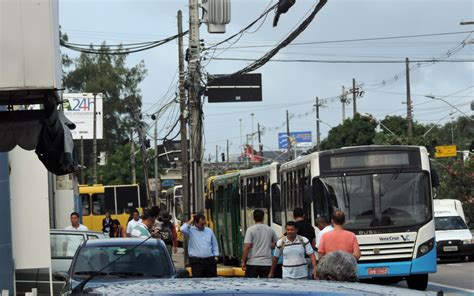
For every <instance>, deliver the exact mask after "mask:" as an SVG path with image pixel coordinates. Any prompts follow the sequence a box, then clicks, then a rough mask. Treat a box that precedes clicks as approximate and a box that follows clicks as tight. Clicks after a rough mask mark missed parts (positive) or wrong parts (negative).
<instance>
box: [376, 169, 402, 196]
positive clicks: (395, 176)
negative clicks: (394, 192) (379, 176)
mask: <svg viewBox="0 0 474 296" xmlns="http://www.w3.org/2000/svg"><path fill="white" fill-rule="evenodd" d="M402 170H403V168H402V167H400V168H398V169H397V170H396V171H395V173H393V175H392V177H390V182H389V183H388V185H387V187H386V189H385V190H384V191H383V192H382V193H380V197H384V196H385V194H386V193H387V192H388V191H389V190H390V188H392V185H393V182H395V180H396V179H397V178H398V176H400V173H401V172H402Z"/></svg>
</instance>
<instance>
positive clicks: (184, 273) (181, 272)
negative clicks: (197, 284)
mask: <svg viewBox="0 0 474 296" xmlns="http://www.w3.org/2000/svg"><path fill="white" fill-rule="evenodd" d="M176 277H177V278H179V279H187V278H189V272H188V270H187V269H184V268H180V269H178V270H176Z"/></svg>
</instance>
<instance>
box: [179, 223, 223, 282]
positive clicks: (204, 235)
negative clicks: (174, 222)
mask: <svg viewBox="0 0 474 296" xmlns="http://www.w3.org/2000/svg"><path fill="white" fill-rule="evenodd" d="M181 232H182V233H183V234H184V235H186V236H187V237H188V255H189V263H190V264H191V272H192V276H193V277H216V276H217V260H218V256H219V247H218V245H217V240H216V237H215V235H214V233H213V232H212V230H211V229H210V228H209V227H206V217H204V215H202V214H197V215H194V217H193V218H191V220H189V221H188V222H187V223H184V225H183V226H181Z"/></svg>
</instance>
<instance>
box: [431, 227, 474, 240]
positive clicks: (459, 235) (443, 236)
mask: <svg viewBox="0 0 474 296" xmlns="http://www.w3.org/2000/svg"><path fill="white" fill-rule="evenodd" d="M463 239H472V233H471V231H469V229H457V230H436V241H439V242H440V241H447V240H463Z"/></svg>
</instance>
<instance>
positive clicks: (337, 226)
mask: <svg viewBox="0 0 474 296" xmlns="http://www.w3.org/2000/svg"><path fill="white" fill-rule="evenodd" d="M345 222H346V217H345V215H344V212H342V211H339V210H337V211H335V212H334V214H333V216H332V224H333V226H334V230H333V231H330V232H327V233H325V234H324V235H323V237H322V238H321V242H320V243H319V248H318V253H319V260H321V258H322V257H324V255H326V254H329V253H331V252H335V251H344V252H347V253H349V254H352V255H353V256H354V257H355V258H356V259H357V260H358V259H359V258H360V249H359V243H358V242H357V238H356V236H355V234H354V233H352V232H350V231H347V230H344V226H343V225H344V223H345Z"/></svg>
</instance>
